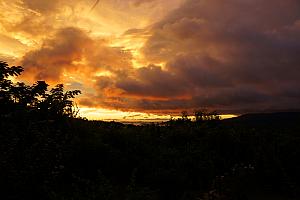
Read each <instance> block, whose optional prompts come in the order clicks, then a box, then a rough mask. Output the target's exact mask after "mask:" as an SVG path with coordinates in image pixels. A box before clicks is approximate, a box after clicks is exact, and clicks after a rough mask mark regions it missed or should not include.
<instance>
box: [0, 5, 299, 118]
mask: <svg viewBox="0 0 300 200" xmlns="http://www.w3.org/2000/svg"><path fill="white" fill-rule="evenodd" d="M10 2H12V3H11V4H9V3H8V1H7V2H6V1H3V2H1V3H0V10H1V12H0V16H1V18H0V31H1V36H0V41H1V42H2V41H3V42H2V43H3V44H5V48H7V49H9V51H11V53H8V52H7V51H0V54H1V56H2V57H10V56H11V55H16V54H18V56H20V55H23V56H21V64H23V66H24V67H25V73H24V76H23V77H24V79H29V80H37V79H45V80H47V81H50V82H53V83H54V82H63V83H67V84H69V85H71V86H72V87H76V86H80V89H82V90H83V93H84V95H83V96H82V98H81V99H80V105H86V106H89V107H101V108H109V109H121V110H127V111H141V112H154V113H159V112H160V113H174V112H180V111H181V110H193V109H195V108H203V107H205V108H208V109H214V110H218V111H221V112H224V113H243V112H252V111H264V110H270V111H274V110H299V109H300V106H299V105H300V93H299V91H300V79H299V78H298V76H299V74H300V57H299V53H300V2H299V1H298V0H285V1H282V0H243V1H241V0H228V1H226V2H225V1H223V0H143V1H142V0H127V1H124V0H112V1H101V6H100V5H98V6H97V7H95V9H94V10H93V12H90V8H91V6H93V3H95V2H96V1H93V0H90V1H84V0H76V1H71V0H54V1H50V0H49V1H45V2H44V1H43V3H41V1H38V0H22V1H17V0H12V1H10ZM20 2H21V3H20ZM10 5H13V6H10ZM8 8H11V9H8ZM175 8H176V9H175ZM22 52H23V54H22ZM2 54H4V55H2ZM18 56H16V57H18Z"/></svg>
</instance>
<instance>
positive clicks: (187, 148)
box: [0, 62, 300, 200]
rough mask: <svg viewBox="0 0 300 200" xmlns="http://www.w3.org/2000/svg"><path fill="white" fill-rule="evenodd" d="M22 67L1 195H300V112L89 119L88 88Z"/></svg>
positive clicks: (4, 138) (11, 89)
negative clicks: (28, 81) (83, 103)
mask: <svg viewBox="0 0 300 200" xmlns="http://www.w3.org/2000/svg"><path fill="white" fill-rule="evenodd" d="M22 70H23V69H22V68H21V67H9V66H7V64H6V63H4V62H1V63H0V95H1V96H0V189H1V193H0V198H1V199H46V200H47V199H59V200H63V199H64V200H69V199H70V200H71V199H76V200H77V199H78V200H79V199H104V200H106V199H107V200H121V199H124V200H164V199H172V200H177V199H178V200H194V199H195V200H196V199H198V200H199V199H205V200H206V199H207V200H208V199H211V200H219V199H224V200H229V199H230V200H238V199H240V200H246V199H274V200H276V199H297V198H299V186H300V169H299V167H300V148H299V147H300V132H299V131H300V114H299V113H277V114H258V115H244V116H241V117H239V118H235V119H230V120H219V119H218V118H217V117H215V115H207V114H205V113H202V112H198V113H196V116H197V121H195V122H192V121H190V120H189V119H188V118H186V116H183V118H182V119H180V120H175V121H174V120H172V121H170V122H168V123H165V124H163V125H155V124H152V125H143V126H133V125H124V124H121V123H115V122H99V121H87V120H84V119H79V118H76V113H77V112H76V109H74V104H73V101H72V98H74V97H75V96H76V95H77V94H79V91H68V92H64V90H63V85H58V86H56V87H54V88H53V89H50V90H47V84H46V83H45V82H42V81H40V82H37V83H36V84H34V85H32V86H28V85H25V84H24V83H17V84H13V83H12V82H11V81H10V80H9V77H10V76H15V75H19V74H20V73H21V72H22Z"/></svg>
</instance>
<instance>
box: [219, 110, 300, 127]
mask: <svg viewBox="0 0 300 200" xmlns="http://www.w3.org/2000/svg"><path fill="white" fill-rule="evenodd" d="M224 122H225V123H226V124H230V125H233V124H234V125H239V124H240V125H243V126H245V125H246V126H247V125H248V126H265V127H266V126H268V127H269V126H274V127H281V126H289V127H291V126H296V125H297V124H299V123H300V112H278V113H254V114H245V115H241V116H239V117H235V118H231V119H226V120H224Z"/></svg>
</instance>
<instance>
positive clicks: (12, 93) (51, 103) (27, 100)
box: [0, 61, 81, 118]
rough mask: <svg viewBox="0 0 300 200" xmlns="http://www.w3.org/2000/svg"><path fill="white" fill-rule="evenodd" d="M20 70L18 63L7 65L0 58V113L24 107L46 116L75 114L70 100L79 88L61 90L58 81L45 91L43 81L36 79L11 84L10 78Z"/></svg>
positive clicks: (70, 115)
mask: <svg viewBox="0 0 300 200" xmlns="http://www.w3.org/2000/svg"><path fill="white" fill-rule="evenodd" d="M23 70H24V69H23V68H22V67H21V66H17V67H16V66H12V67H9V65H8V64H7V63H6V62H3V61H0V108H1V111H0V114H8V113H11V112H14V111H16V110H23V111H24V110H25V111H35V112H37V113H40V114H41V115H42V116H44V117H45V116H46V117H50V118H56V117H62V116H66V117H76V115H77V113H78V110H77V109H76V108H75V104H74V102H73V101H72V99H73V98H75V96H77V95H79V94H80V93H81V92H80V91H79V90H72V91H66V92H64V85H63V84H58V85H56V86H55V87H54V88H52V89H51V90H50V92H49V91H48V86H49V85H48V84H47V83H46V82H45V81H37V82H36V83H35V84H33V85H26V84H25V83H23V82H17V83H13V82H12V81H11V79H10V78H11V77H15V76H19V75H20V74H21V73H22V72H23Z"/></svg>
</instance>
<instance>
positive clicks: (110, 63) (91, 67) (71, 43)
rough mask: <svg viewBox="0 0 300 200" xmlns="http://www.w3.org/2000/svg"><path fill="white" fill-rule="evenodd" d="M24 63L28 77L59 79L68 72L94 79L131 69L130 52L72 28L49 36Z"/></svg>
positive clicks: (48, 79)
mask: <svg viewBox="0 0 300 200" xmlns="http://www.w3.org/2000/svg"><path fill="white" fill-rule="evenodd" d="M22 65H23V66H24V67H25V72H24V76H23V77H24V78H27V79H29V80H47V81H51V82H55V81H56V82H58V81H62V78H63V76H67V75H68V74H75V75H76V74H77V75H78V76H79V77H82V78H93V77H96V76H97V73H101V72H103V71H112V72H115V71H117V72H119V71H122V68H126V70H128V69H129V68H130V54H129V53H128V52H126V51H123V50H122V49H120V48H117V47H110V46H108V44H107V42H106V41H105V40H102V39H94V38H93V39H92V38H91V37H90V36H89V35H88V33H86V32H85V31H83V30H81V29H78V28H74V27H68V28H63V29H61V30H59V31H58V32H57V33H56V34H55V35H54V36H52V37H50V38H47V39H46V40H45V41H44V42H43V44H42V46H41V47H40V48H38V49H35V50H32V51H29V52H28V53H26V54H25V55H24V57H23V59H22ZM85 76H86V77H85Z"/></svg>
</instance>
